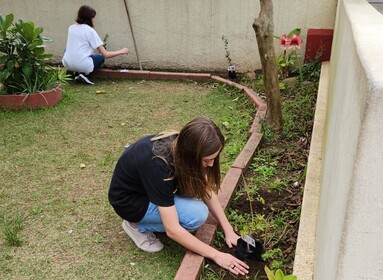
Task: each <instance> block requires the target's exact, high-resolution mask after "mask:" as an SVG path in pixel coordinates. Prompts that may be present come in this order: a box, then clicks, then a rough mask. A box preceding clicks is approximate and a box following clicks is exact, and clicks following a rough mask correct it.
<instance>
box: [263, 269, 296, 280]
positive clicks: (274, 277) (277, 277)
mask: <svg viewBox="0 0 383 280" xmlns="http://www.w3.org/2000/svg"><path fill="white" fill-rule="evenodd" d="M265 272H266V275H267V279H269V280H298V277H296V276H295V275H285V274H284V273H283V271H282V270H280V269H277V270H276V271H275V274H274V273H273V272H272V271H271V270H270V269H269V268H268V267H267V266H265Z"/></svg>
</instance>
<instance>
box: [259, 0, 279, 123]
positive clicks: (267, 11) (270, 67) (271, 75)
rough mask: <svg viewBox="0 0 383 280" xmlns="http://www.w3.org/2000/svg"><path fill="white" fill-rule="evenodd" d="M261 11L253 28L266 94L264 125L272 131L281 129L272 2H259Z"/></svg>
mask: <svg viewBox="0 0 383 280" xmlns="http://www.w3.org/2000/svg"><path fill="white" fill-rule="evenodd" d="M259 2H260V4H261V11H260V13H259V16H258V18H256V19H255V20H254V23H253V28H254V31H255V35H256V37H257V43H258V50H259V55H260V57H261V63H262V69H263V82H264V85H265V92H266V103H267V113H266V123H267V124H268V125H270V127H271V128H272V129H274V130H281V129H282V125H283V124H282V122H283V121H282V104H281V94H280V89H279V79H278V68H277V63H276V59H275V49H274V41H273V40H274V38H273V35H274V17H273V1H272V0H259Z"/></svg>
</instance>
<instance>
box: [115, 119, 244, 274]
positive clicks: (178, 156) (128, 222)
mask: <svg viewBox="0 0 383 280" xmlns="http://www.w3.org/2000/svg"><path fill="white" fill-rule="evenodd" d="M223 146H224V137H223V135H222V133H221V131H220V130H219V128H218V127H217V126H216V125H215V124H214V123H213V122H212V121H211V120H209V119H207V118H196V119H194V120H192V121H190V122H189V123H187V124H186V125H185V126H184V127H183V128H182V129H181V131H180V132H179V133H176V132H163V133H160V134H158V135H149V136H146V137H144V138H142V139H140V140H138V141H137V142H135V143H134V144H132V145H130V146H129V147H128V148H126V150H125V151H124V153H123V154H122V156H121V157H120V159H119V160H118V162H117V164H116V167H115V170H114V173H113V177H112V181H111V184H110V189H109V201H110V203H111V205H112V206H113V208H114V210H115V211H116V213H117V214H118V215H119V216H120V217H121V218H122V219H123V222H122V227H123V229H124V231H125V232H126V233H127V234H128V235H129V237H130V238H131V239H132V240H133V241H134V243H135V244H136V245H137V247H139V248H140V249H142V250H144V251H147V252H158V251H160V250H162V248H163V244H162V243H161V241H160V240H158V239H157V238H156V237H155V235H154V234H153V232H166V234H167V236H168V237H170V238H171V239H173V240H174V241H176V242H178V243H179V244H181V245H182V246H184V247H185V248H187V249H189V250H191V251H193V252H195V253H197V254H200V255H202V256H204V257H207V258H210V259H212V260H213V261H215V262H216V263H217V264H218V265H220V266H221V267H223V268H225V269H228V270H229V271H231V272H232V273H234V274H242V275H244V274H246V273H247V272H248V270H247V269H248V268H249V267H248V266H247V265H246V263H244V262H242V261H241V260H239V259H237V258H235V257H234V256H232V255H231V254H227V253H223V252H220V251H218V250H216V249H214V248H213V247H211V246H209V245H207V244H205V243H203V242H202V241H200V240H199V239H198V238H196V237H195V236H194V235H193V234H192V233H190V232H191V231H194V230H196V229H197V228H198V227H200V226H201V225H202V224H203V223H204V222H205V220H206V218H207V216H208V211H210V213H211V214H212V215H213V216H214V217H215V218H216V219H217V221H218V222H219V224H220V225H221V227H222V229H223V231H224V234H225V241H226V244H227V245H228V246H229V247H230V248H231V247H232V246H233V245H234V246H236V245H237V240H238V238H239V236H238V235H237V234H236V233H235V232H234V230H233V227H232V226H231V225H230V224H229V222H228V220H227V218H226V216H225V214H224V211H223V209H222V207H221V205H220V203H219V201H218V197H217V192H218V191H219V188H220V165H219V155H220V153H221V151H222V149H223ZM201 200H202V201H201Z"/></svg>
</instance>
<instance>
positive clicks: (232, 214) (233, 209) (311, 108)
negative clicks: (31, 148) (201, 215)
mask: <svg viewBox="0 0 383 280" xmlns="http://www.w3.org/2000/svg"><path fill="white" fill-rule="evenodd" d="M316 92H317V85H316V84H312V85H308V86H300V87H299V88H295V89H290V90H288V91H286V92H284V93H283V95H282V100H283V101H282V104H283V111H284V112H283V116H284V129H283V130H282V131H280V132H278V133H274V132H272V131H268V130H267V129H265V131H264V139H263V142H262V143H261V146H260V147H259V149H258V151H256V153H255V155H254V159H253V160H252V162H251V164H250V167H249V169H248V170H247V172H246V173H245V175H244V180H243V183H242V184H241V185H240V186H238V188H237V190H236V191H235V193H234V194H233V197H232V200H231V204H230V205H229V207H228V208H227V209H226V212H227V215H228V217H229V220H230V223H231V224H232V225H233V227H234V229H235V230H236V231H237V233H239V234H244V233H245V234H247V233H249V232H250V233H251V235H252V236H253V237H255V238H256V239H257V240H258V241H260V242H261V243H262V244H263V247H264V254H263V261H261V262H260V261H254V260H245V261H246V262H247V263H248V264H249V266H250V272H249V274H248V275H247V276H236V275H233V274H231V273H229V272H228V271H227V270H225V269H222V268H221V267H219V266H218V265H216V264H215V263H214V262H213V261H210V260H206V265H205V269H204V271H203V272H202V276H201V279H224V280H229V279H267V277H266V274H265V271H264V267H265V265H267V266H268V267H269V268H271V269H272V270H273V271H275V270H276V269H278V268H280V269H282V271H283V272H284V273H285V274H287V275H288V274H292V267H293V262H294V255H295V247H296V242H297V236H298V228H299V216H300V211H301V203H302V196H303V187H304V182H305V174H306V165H307V158H308V154H309V148H310V140H311V133H312V127H313V119H314V112H315V103H316ZM252 213H253V214H252ZM222 236H223V234H222V233H220V232H219V231H218V233H217V237H216V239H215V242H214V244H215V247H216V248H218V249H219V250H221V251H223V252H228V253H230V254H232V255H234V249H229V248H227V246H226V245H225V242H224V241H223V238H222Z"/></svg>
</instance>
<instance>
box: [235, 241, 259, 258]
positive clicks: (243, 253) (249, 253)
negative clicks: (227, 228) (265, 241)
mask: <svg viewBox="0 0 383 280" xmlns="http://www.w3.org/2000/svg"><path fill="white" fill-rule="evenodd" d="M262 254H263V246H262V244H261V243H260V242H259V241H255V246H253V245H250V244H249V243H247V242H246V241H245V240H243V239H242V238H239V239H238V241H237V247H236V248H235V251H234V255H235V256H236V257H237V258H238V259H240V260H242V261H245V260H256V261H263V260H262Z"/></svg>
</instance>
